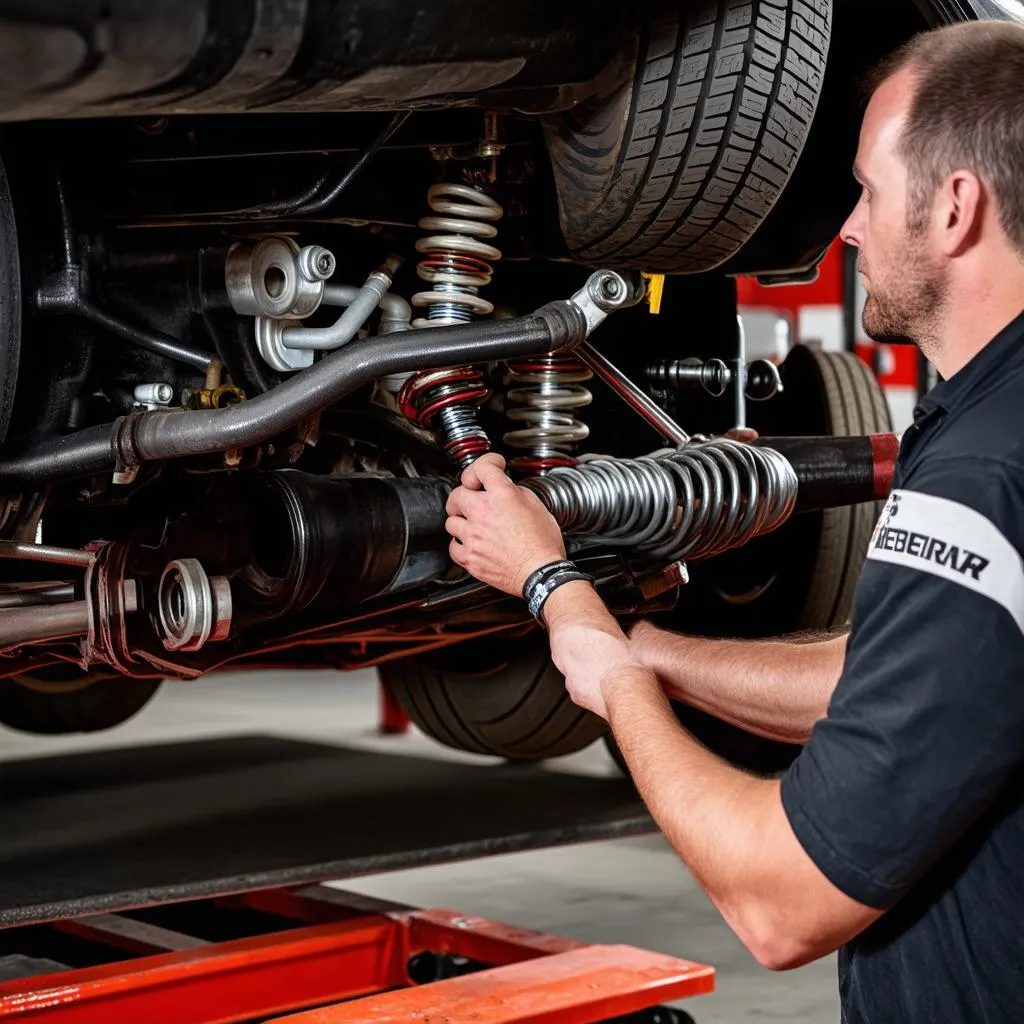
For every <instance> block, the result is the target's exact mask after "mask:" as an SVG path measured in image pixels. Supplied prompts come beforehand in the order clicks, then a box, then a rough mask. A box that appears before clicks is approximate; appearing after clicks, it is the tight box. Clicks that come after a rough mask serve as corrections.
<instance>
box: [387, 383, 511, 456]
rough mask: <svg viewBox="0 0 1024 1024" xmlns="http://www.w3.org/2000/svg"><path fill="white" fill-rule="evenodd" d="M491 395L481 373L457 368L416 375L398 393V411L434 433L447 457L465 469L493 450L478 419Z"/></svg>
mask: <svg viewBox="0 0 1024 1024" xmlns="http://www.w3.org/2000/svg"><path fill="white" fill-rule="evenodd" d="M490 396H491V390H490V388H489V387H487V384H486V382H485V380H484V375H483V373H482V372H481V371H480V370H478V369H476V368H475V367H473V366H457V367H454V368H453V369H450V370H427V371H425V372H422V373H416V374H413V376H411V377H410V378H409V379H408V380H407V381H406V382H405V383H404V384H403V385H402V389H401V391H399V392H398V408H399V409H400V410H401V412H402V415H403V416H405V417H406V418H407V419H409V420H411V421H412V422H413V423H415V424H416V425H417V426H420V427H424V428H425V429H427V430H433V431H435V432H436V433H437V435H438V440H439V441H440V443H441V447H442V448H444V451H445V454H446V455H447V456H448V457H449V458H450V459H451V460H452V462H455V463H456V464H457V465H459V466H460V467H461V468H462V469H465V468H466V467H467V466H468V465H470V464H471V463H472V462H473V461H474V459H477V458H479V457H480V456H481V455H483V454H484V452H489V451H490V450H491V442H490V440H489V439H488V437H487V434H486V433H485V432H484V429H483V427H481V426H480V424H479V422H478V421H477V416H476V410H477V409H478V408H479V407H480V406H481V405H483V404H484V402H486V401H487V399H488V398H490Z"/></svg>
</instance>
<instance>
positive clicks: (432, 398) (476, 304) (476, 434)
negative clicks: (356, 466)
mask: <svg viewBox="0 0 1024 1024" xmlns="http://www.w3.org/2000/svg"><path fill="white" fill-rule="evenodd" d="M427 202H428V203H429V205H430V208H431V210H432V211H433V212H434V214H436V216H428V217H424V218H423V219H422V220H420V227H421V228H423V230H424V231H426V232H429V234H428V235H427V236H426V237H424V238H421V239H420V240H419V241H418V242H417V243H416V250H417V252H420V253H423V259H422V260H420V262H419V265H418V266H417V268H416V273H417V275H418V276H419V278H420V279H421V280H423V281H426V282H427V283H428V284H429V285H430V290H429V291H422V292H417V293H416V294H415V295H414V296H413V297H412V304H413V306H415V307H417V308H418V309H426V311H427V315H426V316H425V317H421V318H419V319H417V320H414V321H413V327H421V328H422V327H440V326H450V325H453V324H461V323H468V322H469V321H470V320H472V318H473V317H474V316H487V315H488V314H489V313H492V312H493V311H494V305H493V304H492V303H490V302H488V301H487V300H486V299H484V298H481V296H480V295H479V289H480V288H482V287H484V286H485V285H487V284H489V283H490V281H491V275H492V274H493V272H494V270H493V267H492V266H491V262H492V261H493V260H499V259H501V250H500V249H498V248H497V247H496V246H494V245H491V244H490V243H489V242H487V241H484V239H490V238H493V237H494V236H495V235H496V234H497V233H498V229H497V228H496V227H495V226H494V224H493V223H491V222H492V221H496V220H500V219H501V217H502V214H503V212H504V211H503V210H502V208H501V206H500V205H499V204H498V203H496V202H495V201H494V200H493V199H492V198H491V197H490V196H487V195H484V193H483V192H479V191H477V190H476V189H475V188H470V187H469V186H468V185H458V184H455V183H451V182H448V183H442V184H439V185H432V186H431V187H430V190H429V191H428V193H427ZM489 397H490V389H489V388H488V387H487V384H486V382H485V380H484V375H483V373H482V372H481V371H480V370H478V369H476V368H475V367H472V366H459V367H455V368H453V369H450V370H436V371H434V370H428V371H424V372H422V373H417V374H414V375H413V376H412V377H410V378H409V379H408V380H407V381H406V382H405V384H404V385H403V386H402V389H401V391H400V392H399V395H398V405H399V408H400V409H401V410H402V412H403V413H404V415H406V416H407V417H408V418H409V419H410V420H412V421H413V422H414V423H416V424H418V425H419V426H422V427H425V428H427V429H428V430H433V431H435V433H436V434H437V435H438V436H439V440H440V443H441V446H442V447H443V448H444V450H445V452H446V453H447V454H448V455H449V457H450V458H451V459H452V460H453V461H454V462H456V463H458V465H459V466H460V467H461V468H463V469H465V467H466V466H468V465H470V463H472V462H473V460H474V459H476V458H478V457H479V456H480V455H482V454H483V453H484V452H487V451H490V448H491V444H490V441H489V439H488V437H487V434H486V433H485V432H484V430H483V428H482V427H481V426H480V423H479V420H478V418H477V410H478V409H479V408H480V406H481V405H483V404H484V402H486V401H487V399H488V398H489Z"/></svg>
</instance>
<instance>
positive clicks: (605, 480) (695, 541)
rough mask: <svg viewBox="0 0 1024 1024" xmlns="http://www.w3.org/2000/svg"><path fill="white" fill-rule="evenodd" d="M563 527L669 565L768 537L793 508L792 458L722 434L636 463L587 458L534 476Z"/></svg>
mask: <svg viewBox="0 0 1024 1024" xmlns="http://www.w3.org/2000/svg"><path fill="white" fill-rule="evenodd" d="M523 486H525V487H528V488H529V489H530V490H532V491H533V492H534V493H535V494H536V495H537V496H538V497H539V498H540V499H541V501H542V502H543V503H544V505H545V506H546V507H547V508H548V510H549V511H550V512H551V514H552V515H553V516H554V517H555V519H556V520H557V522H558V525H559V526H560V527H561V528H562V530H563V531H564V532H566V533H575V534H591V535H594V536H596V537H600V539H601V542H602V543H603V544H611V545H616V546H619V545H621V546H623V547H629V548H632V549H634V550H636V551H637V552H638V553H641V554H643V555H644V556H646V557H648V558H651V559H654V560H657V561H665V562H676V561H681V560H683V559H698V558H709V557H710V556H712V555H718V554H721V553H722V552H724V551H729V550H730V549H732V548H736V547H741V546H742V545H744V544H746V543H748V542H749V541H751V540H753V539H754V538H755V537H759V536H761V535H762V534H765V533H770V532H771V531H772V530H775V529H777V528H778V527H779V526H781V525H782V524H783V523H784V522H785V521H786V520H787V519H788V518H789V516H790V515H791V514H792V512H793V509H794V507H795V505H796V499H797V490H798V481H797V476H796V472H795V471H794V469H793V467H792V465H791V464H790V463H789V460H788V459H786V458H785V457H784V456H783V455H781V454H780V453H779V452H777V451H775V450H774V449H771V448H755V447H753V446H751V445H747V444H742V443H739V442H736V441H731V440H728V439H725V438H720V439H716V440H713V441H704V442H693V443H691V444H688V445H686V446H685V447H684V448H680V449H678V450H669V451H661V452H655V453H654V454H652V455H647V456H643V457H642V458H639V459H592V460H588V461H583V462H581V463H580V464H579V465H578V466H576V467H573V468H561V469H553V470H551V472H549V473H548V474H547V475H546V476H539V477H531V478H530V479H529V480H525V481H524V482H523Z"/></svg>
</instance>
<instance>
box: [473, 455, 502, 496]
mask: <svg viewBox="0 0 1024 1024" xmlns="http://www.w3.org/2000/svg"><path fill="white" fill-rule="evenodd" d="M494 470H497V471H498V473H500V475H501V476H502V477H504V476H505V459H504V458H503V457H502V456H501V455H499V454H498V453H497V452H488V453H487V454H486V455H481V456H480V458H479V459H477V460H476V461H475V462H474V463H473V464H472V465H471V466H469V467H468V468H466V469H465V470H463V472H462V486H463V487H467V488H469V490H471V491H482V490H483V489H484V487H486V486H487V484H486V479H487V477H488V476H490V477H491V479H495V480H496V477H494V476H493V471H494ZM481 471H483V472H484V474H485V476H481ZM506 479H507V477H506Z"/></svg>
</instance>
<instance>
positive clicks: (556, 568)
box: [523, 558, 578, 604]
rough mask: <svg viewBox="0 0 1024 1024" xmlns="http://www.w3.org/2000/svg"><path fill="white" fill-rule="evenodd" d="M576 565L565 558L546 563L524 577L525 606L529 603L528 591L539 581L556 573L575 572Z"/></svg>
mask: <svg viewBox="0 0 1024 1024" xmlns="http://www.w3.org/2000/svg"><path fill="white" fill-rule="evenodd" d="M577 571H578V570H577V568H576V565H575V564H574V563H573V562H570V561H569V560H568V559H567V558H563V559H561V560H560V561H557V562H548V563H547V564H546V565H542V566H541V567H540V568H539V569H536V570H535V571H534V572H531V573H530V575H529V576H527V577H526V582H525V583H524V584H523V600H524V601H526V603H527V604H529V602H530V591H531V590H533V588H534V587H535V586H537V584H538V583H540V582H541V580H546V579H548V578H549V577H551V576H554V574H555V573H556V572H577Z"/></svg>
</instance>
